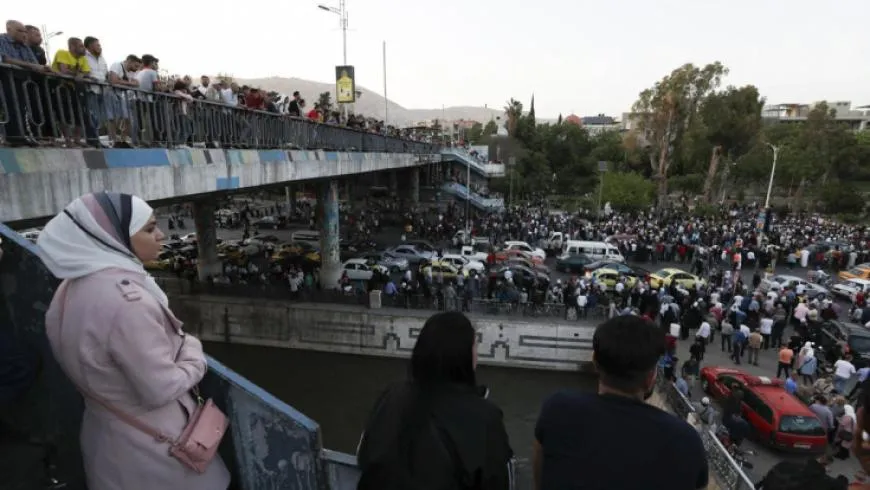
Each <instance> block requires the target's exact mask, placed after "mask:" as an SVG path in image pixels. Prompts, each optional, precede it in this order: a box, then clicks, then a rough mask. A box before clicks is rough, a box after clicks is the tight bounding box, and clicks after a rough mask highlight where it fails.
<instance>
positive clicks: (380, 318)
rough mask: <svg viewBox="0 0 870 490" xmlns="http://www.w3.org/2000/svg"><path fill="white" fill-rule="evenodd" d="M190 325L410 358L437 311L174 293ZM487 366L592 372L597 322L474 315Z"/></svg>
mask: <svg viewBox="0 0 870 490" xmlns="http://www.w3.org/2000/svg"><path fill="white" fill-rule="evenodd" d="M172 308H173V311H175V313H176V314H177V315H178V317H179V318H180V319H181V320H182V321H184V323H185V327H184V328H185V330H187V331H188V332H191V333H193V334H194V335H196V336H198V337H199V338H201V339H203V340H208V341H217V342H233V343H240V344H251V345H262V346H269V347H285V348H290V349H307V350H315V351H323V352H335V353H343V354H359V355H368V356H380V357H405V358H407V357H410V356H411V351H412V350H413V348H414V343H415V342H416V339H417V336H418V335H419V333H420V330H421V329H422V327H423V323H424V322H425V321H426V318H428V317H429V316H430V315H431V314H432V312H426V311H415V310H405V309H396V308H385V309H367V308H364V307H361V306H345V305H334V304H314V303H291V302H286V301H270V300H253V299H250V298H226V297H216V296H183V295H181V296H173V297H172ZM469 316H470V317H471V319H472V321H473V322H474V324H475V325H476V327H477V332H478V334H477V335H478V357H479V359H480V362H481V363H483V364H490V365H497V366H506V367H518V368H527V369H553V370H560V371H578V370H588V369H590V368H591V363H592V334H593V332H594V330H595V326H594V325H593V324H591V323H574V322H563V321H557V322H554V321H553V320H552V319H546V318H538V319H528V320H523V319H521V318H515V317H508V316H483V315H469Z"/></svg>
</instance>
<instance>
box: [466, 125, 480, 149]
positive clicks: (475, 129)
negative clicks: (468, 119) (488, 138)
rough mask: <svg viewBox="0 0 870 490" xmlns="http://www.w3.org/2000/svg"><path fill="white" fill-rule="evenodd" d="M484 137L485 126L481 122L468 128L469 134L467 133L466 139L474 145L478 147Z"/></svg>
mask: <svg viewBox="0 0 870 490" xmlns="http://www.w3.org/2000/svg"><path fill="white" fill-rule="evenodd" d="M482 137H483V124H480V123H479V122H475V123H474V124H472V125H471V127H470V128H468V132H466V133H465V138H466V139H467V140H468V142H469V143H471V144H472V145H476V144H478V143H480V139H481V138H482Z"/></svg>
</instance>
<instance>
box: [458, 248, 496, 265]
mask: <svg viewBox="0 0 870 490" xmlns="http://www.w3.org/2000/svg"><path fill="white" fill-rule="evenodd" d="M459 254H460V255H461V256H462V257H465V258H466V259H468V260H471V261H476V262H481V263H483V262H486V259H488V258H489V254H488V253H486V252H478V251H476V250H475V249H474V247H472V246H470V245H466V246H464V247H462V249H461V250H460V251H459Z"/></svg>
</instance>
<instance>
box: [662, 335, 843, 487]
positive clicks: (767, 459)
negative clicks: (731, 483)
mask: <svg viewBox="0 0 870 490" xmlns="http://www.w3.org/2000/svg"><path fill="white" fill-rule="evenodd" d="M791 334H792V328H791V327H788V328H787V330H786V332H785V335H783V338H789V336H790V335H791ZM690 345H691V344H690V342H688V341H680V345H679V346H678V349H679V352H678V354H677V355H678V357H679V358H680V359H681V360H683V359H688V358H689V346H690ZM720 347H721V344H720V343H719V338H718V336H717V338H716V339H715V342H714V343H713V344H712V345H711V346H709V347H708V348H707V352H706V353H705V355H704V362H703V363H702V364H701V367H705V366H722V367H729V368H730V367H736V368H737V369H741V370H744V371H746V372H748V373H750V374H753V375H755V376H768V377H771V378H773V377H775V376H776V366H777V351H776V349H770V350H768V351H761V354H760V356H759V360H758V366H752V365H750V364H747V363H746V362H743V363H742V364H740V365H739V366H736V365H735V364H734V361H732V360H730V359H729V358H728V354H727V353H723V352H722V351H721V348H720ZM691 394H692V396H691V398H692V400H693V401H699V400H700V399H701V397H703V396H704V394H703V391H702V390H701V386H700V383H696V386H694V387H692V392H691ZM744 444H745V448H747V449H752V450H753V451H755V452H757V453H758V454H757V455H756V456H753V457H750V461H751V462H752V463H753V465H754V466H755V468H754V469H753V470H752V474H751V475H749V476H750V477H751V478H752V479H753V481H758V480H760V479H761V478H762V477H763V476H764V475H765V474H767V472H768V470H770V468H771V467H773V465H775V464H776V463H778V462H779V461H782V460H785V459H801V458H802V456H799V455H790V454H785V453H782V452H779V451H774V450H770V449H768V448H766V447H765V446H761V445H759V444H756V443H755V442H753V441H750V440H748V441H746V442H744ZM803 457H805V456H803ZM859 469H860V466H859V464H858V461H857V460H855V459H854V458H850V459H848V460H846V461H841V460H839V459H836V458H835V459H834V463H832V464H831V473H830V474H831V475H832V476H836V475H843V476H845V477H847V478H849V479H850V480H851V479H852V478H853V476H854V475H855V473H856V472H857V471H858V470H859Z"/></svg>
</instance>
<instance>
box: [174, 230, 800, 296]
mask: <svg viewBox="0 0 870 490" xmlns="http://www.w3.org/2000/svg"><path fill="white" fill-rule="evenodd" d="M158 222H159V223H160V226H161V228H162V229H163V231H164V232H165V233H167V234H178V235H179V236H182V235H185V234H187V233H193V232H194V231H195V230H194V229H193V220H192V219H185V220H184V224H185V228H184V229H177V228H176V229H175V230H172V231H169V230H168V227H167V223H166V220H165V219H158ZM306 229H308V227H307V226H305V225H303V224H301V223H299V224H293V225H291V226H290V227H289V228H282V229H279V230H268V229H265V230H261V231H260V233H261V234H263V235H275V236H277V237H278V238H279V239H281V240H286V241H289V240H290V235H291V234H292V233H293V232H294V231H298V230H306ZM401 234H402V233H401V231H400V230H399V229H385V230H384V231H383V232H381V233H379V234H378V235H377V236H375V240H377V241H379V242H381V243H383V244H385V245H397V244H399V243H400V237H401ZM218 238H222V239H224V240H239V239H241V238H242V230H241V229H224V228H219V229H218ZM434 245H436V246H441V247H445V248H450V244H449V243H447V242H443V243H435V244H434ZM546 264H547V265H548V266H549V267H550V270H551V274H550V277H551V280H552V281H554V282H555V281H556V280H558V279H561V280H562V281H565V280H567V279H569V278H570V277H571V276H572V274H567V273H564V272H559V271H556V270H555V267H554V265H555V259H554V258H552V257H550V258H548V259H547V261H546ZM636 265H638V266H640V267H643V268H645V269H648V270H651V271H655V270H659V269H662V268H665V267H676V268H680V269H684V270H688V265H687V264H678V263H674V262H659V263H657V264H656V265H652V264H649V263H639V264H636ZM775 272H776V273H779V274H790V275H795V276H799V277H806V274H807V270H806V269H801V268H795V269H794V270H789V269H788V267H786V266H783V265H780V266H777V267H776V270H775ZM753 273H754V270H753V269H744V270H743V271H741V275H742V276H743V280H744V282H745V283H747V284H751V283H752V274H753Z"/></svg>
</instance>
